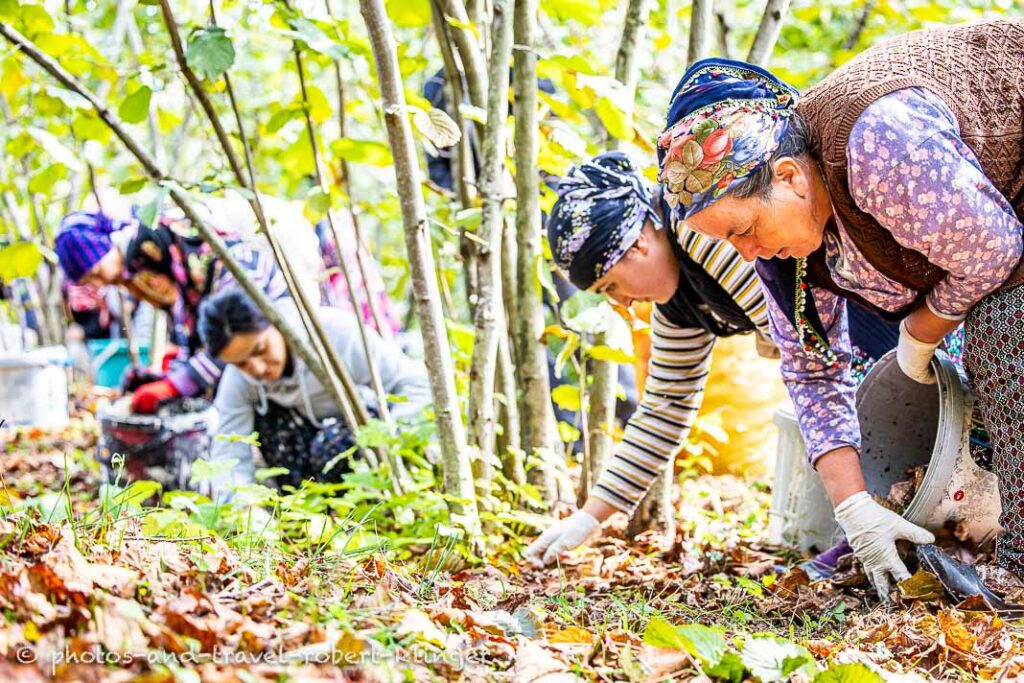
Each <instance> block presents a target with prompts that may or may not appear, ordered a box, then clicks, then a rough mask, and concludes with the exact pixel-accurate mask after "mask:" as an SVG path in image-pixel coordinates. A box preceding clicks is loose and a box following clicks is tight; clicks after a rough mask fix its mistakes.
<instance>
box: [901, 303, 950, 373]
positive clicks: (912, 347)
mask: <svg viewBox="0 0 1024 683" xmlns="http://www.w3.org/2000/svg"><path fill="white" fill-rule="evenodd" d="M938 347H939V342H935V343H934V344H930V343H928V342H923V341H921V340H920V339H917V338H915V337H914V335H912V334H910V332H909V331H908V330H907V320H906V318H904V319H903V322H901V323H900V341H899V344H897V345H896V363H897V364H898V365H899V366H900V370H902V371H903V374H904V375H906V376H907V377H909V378H910V379H912V380H914V381H915V382H920V383H921V384H935V373H934V372H932V368H931V362H932V356H934V355H935V349H937V348H938Z"/></svg>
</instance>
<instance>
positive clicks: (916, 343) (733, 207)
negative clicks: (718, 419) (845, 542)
mask: <svg viewBox="0 0 1024 683" xmlns="http://www.w3.org/2000/svg"><path fill="white" fill-rule="evenodd" d="M1021 54H1024V20H1021V19H1012V20H1001V21H994V22H983V23H978V24H970V25H966V26H959V27H952V28H936V29H928V30H924V31H917V32H914V33H910V34H907V35H905V36H901V37H898V38H895V39H892V40H890V41H886V42H883V43H881V44H879V45H877V46H875V47H872V48H870V49H869V50H867V51H865V52H864V53H862V54H861V55H859V56H858V57H856V58H855V59H853V60H851V61H850V62H849V63H847V64H846V65H844V66H843V67H842V68H840V69H839V70H838V71H836V72H835V73H834V74H832V75H831V76H829V77H828V78H826V79H825V80H824V81H823V82H822V83H821V84H819V85H818V86H816V87H815V88H813V89H812V90H811V91H809V92H808V93H807V94H805V95H804V96H803V97H802V98H800V100H799V104H797V93H796V91H795V90H793V89H792V88H791V87H789V86H788V85H786V84H784V83H782V82H781V81H779V80H778V79H777V78H775V77H774V76H772V75H771V74H770V73H768V72H766V71H764V70H762V69H759V68H757V67H755V66H752V65H749V64H744V63H742V62H733V61H727V60H705V61H702V62H699V63H697V64H695V65H694V66H693V67H692V68H691V69H689V70H688V71H687V73H686V74H685V75H684V76H683V78H682V80H681V81H680V82H679V85H678V86H677V87H676V89H675V92H674V93H673V97H672V101H671V104H670V108H669V113H668V120H667V127H666V130H665V132H664V133H663V134H662V135H661V136H660V138H659V141H658V148H659V149H658V153H659V163H660V180H661V182H662V184H663V186H664V187H665V193H666V200H667V201H668V202H669V203H670V204H671V205H672V206H673V207H674V213H675V215H676V217H677V218H680V219H685V220H686V222H687V224H688V225H689V226H690V227H691V228H692V229H694V230H696V231H697V232H700V233H702V234H704V235H708V236H710V237H714V238H716V239H724V240H728V241H729V242H730V243H731V244H732V245H733V246H734V247H735V248H736V249H737V250H738V251H739V252H740V253H741V254H742V255H743V257H744V258H746V259H748V260H754V259H755V258H756V259H758V261H757V269H758V273H759V275H760V276H761V279H762V281H763V282H764V285H765V289H766V291H767V292H768V296H766V300H767V302H768V310H769V315H770V318H771V325H772V334H773V337H774V338H775V341H776V343H777V344H778V345H779V347H780V349H781V352H782V357H783V378H784V380H785V381H786V383H787V385H788V387H789V390H790V393H791V394H792V397H793V400H794V403H795V404H796V408H797V412H798V418H799V421H800V424H801V429H802V432H803V435H804V440H805V441H806V443H807V447H808V452H809V455H810V457H811V460H812V462H813V463H814V464H815V466H816V468H817V470H818V473H819V474H820V475H821V477H822V480H823V481H824V483H825V487H826V489H827V490H828V492H829V495H830V497H831V499H832V502H833V503H834V504H835V506H836V508H835V514H836V520H837V521H838V522H839V524H840V526H841V527H842V528H843V530H844V531H845V532H846V536H847V538H848V539H849V542H850V544H851V545H852V546H853V549H854V551H855V552H856V553H857V555H858V557H859V558H860V559H861V561H862V562H863V564H864V567H865V569H866V571H867V574H868V576H869V577H870V578H871V580H872V582H873V583H874V584H875V587H876V588H877V589H878V591H879V593H880V594H882V595H883V597H884V596H887V593H888V589H889V587H890V585H891V584H890V579H891V578H895V579H897V580H899V579H903V578H906V577H907V575H908V574H907V570H906V567H905V566H904V565H903V563H902V561H901V560H900V558H899V555H898V554H897V551H896V545H895V542H896V540H898V539H906V540H910V541H913V542H915V543H925V542H929V541H931V540H932V534H930V533H929V532H927V531H925V530H924V529H921V528H918V527H916V526H914V525H912V524H910V523H909V522H907V521H906V520H904V519H903V518H901V517H899V516H898V515H897V514H896V513H894V512H891V511H889V510H887V509H885V508H884V507H882V506H880V505H879V504H877V503H875V502H874V501H873V500H872V499H871V497H870V496H869V495H868V493H867V491H866V486H865V482H864V477H863V474H862V472H861V468H860V462H859V453H858V451H859V447H860V429H859V424H858V420H857V414H856V411H855V408H854V389H855V385H854V382H853V381H852V380H851V378H850V373H849V364H850V353H849V348H850V344H849V336H848V333H847V318H846V305H845V302H844V297H846V298H850V299H851V300H856V301H859V302H861V303H863V304H864V305H866V306H869V307H871V308H873V309H875V310H876V311H878V312H879V313H881V314H883V315H886V316H888V317H890V318H891V319H894V320H900V321H901V325H900V339H899V345H898V348H897V355H896V358H897V361H898V364H899V367H900V368H901V369H902V370H903V371H904V373H905V374H906V375H907V376H908V377H910V378H911V379H914V380H916V381H918V382H922V383H931V382H934V381H935V379H934V375H933V373H932V371H931V369H930V363H931V360H932V356H933V353H934V351H935V349H936V347H938V345H939V344H940V342H941V341H942V339H943V337H944V336H945V335H946V334H947V333H949V332H950V331H951V330H953V329H955V328H956V327H957V326H958V325H960V324H961V322H964V325H965V341H964V364H965V367H966V369H967V370H968V372H969V374H970V375H971V376H972V379H973V381H974V386H975V390H976V391H977V393H978V397H979V400H980V404H981V406H982V409H983V411H984V413H985V417H986V423H987V424H986V426H987V427H988V431H989V434H990V436H991V437H992V444H993V447H994V451H995V468H996V472H997V474H998V475H999V479H1000V494H1001V496H1002V503H1003V516H1002V518H1001V520H1000V521H1001V524H1002V526H1003V528H1004V529H1005V532H1006V533H1005V534H1004V535H1003V536H1002V538H1001V539H1000V540H999V542H998V545H997V555H998V559H999V562H1000V563H1001V564H1002V565H1004V566H1005V567H1007V568H1009V569H1011V570H1013V571H1016V572H1018V573H1020V572H1021V571H1022V569H1024V563H1022V560H1024V515H1022V513H1021V510H1022V506H1024V502H1022V501H1024V476H1022V474H1021V472H1024V467H1022V465H1024V431H1022V429H1021V425H1022V424H1024V382H1022V381H1021V379H1020V377H1021V374H1020V369H1021V368H1024V287H1020V286H1017V285H1019V284H1020V283H1021V281H1022V280H1024V269H1022V268H1021V267H1020V266H1019V263H1020V260H1021V252H1022V238H1021V233H1022V224H1021V218H1022V217H1024V191H1022V188H1024V125H1022V121H1024V90H1022V89H1021V88H1020V83H1021V82H1022V79H1024V69H1022V67H1021V60H1020V55H1021ZM965 69H966V70H968V72H969V73H968V74H967V75H968V76H969V77H968V78H967V79H965V78H964V76H965V73H964V72H965ZM713 136H716V137H713ZM709 141H713V145H710V149H709ZM721 150H725V152H724V154H723V153H720V151H721Z"/></svg>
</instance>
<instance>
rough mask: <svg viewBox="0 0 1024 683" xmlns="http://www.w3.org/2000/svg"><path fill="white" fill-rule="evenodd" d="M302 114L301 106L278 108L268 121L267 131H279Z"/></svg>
mask: <svg viewBox="0 0 1024 683" xmlns="http://www.w3.org/2000/svg"><path fill="white" fill-rule="evenodd" d="M300 116H302V109H300V108H299V107H285V108H284V109H278V110H277V111H276V112H274V114H273V115H272V116H271V117H270V120H269V121H267V132H268V133H276V132H277V131H279V130H281V129H282V128H284V126H285V124H286V123H288V122H289V121H291V120H292V119H297V118H299V117H300Z"/></svg>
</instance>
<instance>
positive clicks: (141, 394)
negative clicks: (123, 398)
mask: <svg viewBox="0 0 1024 683" xmlns="http://www.w3.org/2000/svg"><path fill="white" fill-rule="evenodd" d="M179 396H181V392H179V391H178V389H177V388H176V387H175V386H174V385H173V384H171V381H170V380H169V379H162V380H160V381H159V382H150V383H149V384H143V385H142V386H141V387H139V388H138V389H137V390H136V391H135V395H134V396H132V412H133V413H142V414H143V415H151V414H153V413H155V412H156V409H157V408H159V407H160V404H161V403H164V402H165V401H170V400H171V399H174V398H178V397H179Z"/></svg>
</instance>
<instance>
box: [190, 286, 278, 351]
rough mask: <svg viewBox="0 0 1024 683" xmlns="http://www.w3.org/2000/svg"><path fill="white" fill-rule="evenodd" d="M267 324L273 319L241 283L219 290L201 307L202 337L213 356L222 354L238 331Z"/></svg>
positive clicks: (257, 329) (257, 330) (246, 331)
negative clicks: (262, 309)
mask: <svg viewBox="0 0 1024 683" xmlns="http://www.w3.org/2000/svg"><path fill="white" fill-rule="evenodd" d="M268 327H270V323H269V322H268V321H267V319H266V318H264V317H263V314H262V313H260V309H258V308H256V304H255V303H253V301H252V299H250V298H249V297H248V296H247V295H246V293H245V292H244V291H242V289H241V288H240V287H231V288H229V289H225V290H223V291H221V292H218V293H217V294H214V295H213V296H211V297H209V298H208V299H206V300H205V301H204V302H203V303H202V305H201V306H200V307H199V338H200V339H202V340H203V344H204V345H205V346H206V350H207V351H209V353H210V355H211V356H219V355H220V352H221V351H223V350H224V347H225V346H227V345H228V342H230V341H231V338H232V337H233V336H235V335H236V334H247V333H249V332H262V331H263V330H265V329H267V328H268Z"/></svg>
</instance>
